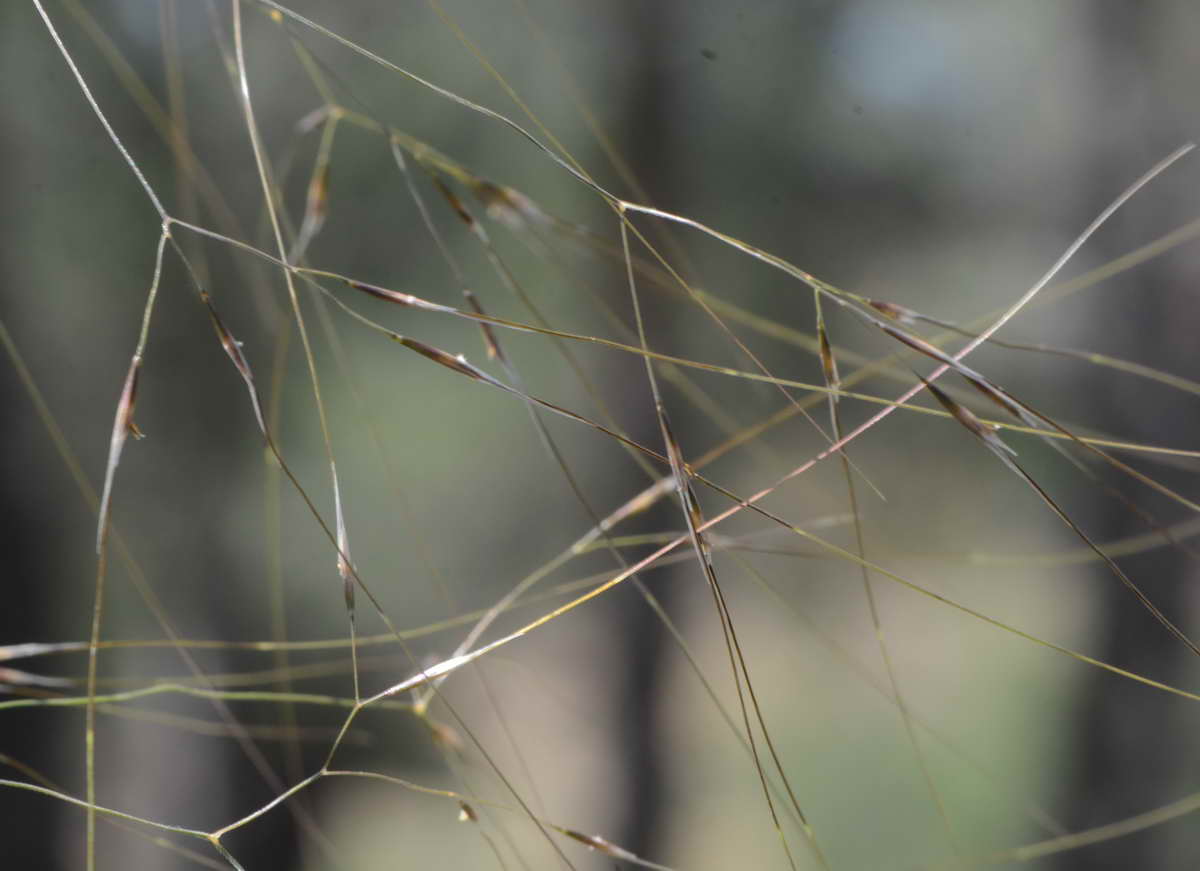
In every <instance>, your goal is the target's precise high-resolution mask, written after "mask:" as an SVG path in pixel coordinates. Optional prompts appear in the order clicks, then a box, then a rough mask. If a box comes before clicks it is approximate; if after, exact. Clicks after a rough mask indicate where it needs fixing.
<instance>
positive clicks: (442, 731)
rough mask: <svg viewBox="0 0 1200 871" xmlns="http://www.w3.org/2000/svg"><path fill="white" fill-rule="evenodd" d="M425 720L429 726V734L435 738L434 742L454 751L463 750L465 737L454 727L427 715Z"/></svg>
mask: <svg viewBox="0 0 1200 871" xmlns="http://www.w3.org/2000/svg"><path fill="white" fill-rule="evenodd" d="M423 722H424V723H425V725H427V726H428V727H429V734H430V736H431V737H432V738H433V743H434V744H436V745H437V746H438V747H440V748H441V749H443V750H449V751H450V752H452V753H461V752H462V749H463V739H462V737H461V736H460V735H459V734H458V732H457V731H455V730H454V729H453V728H452V727H450V726H448V725H446V724H445V723H442V722H439V721H437V720H434V719H431V718H429V717H425V718H424V720H423Z"/></svg>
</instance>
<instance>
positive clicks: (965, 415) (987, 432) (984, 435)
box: [917, 375, 1017, 458]
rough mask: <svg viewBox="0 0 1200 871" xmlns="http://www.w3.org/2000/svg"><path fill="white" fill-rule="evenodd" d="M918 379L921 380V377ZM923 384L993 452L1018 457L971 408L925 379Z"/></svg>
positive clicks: (922, 379) (922, 380) (992, 427)
mask: <svg viewBox="0 0 1200 871" xmlns="http://www.w3.org/2000/svg"><path fill="white" fill-rule="evenodd" d="M917 377H918V378H921V376H920V375H918V376H917ZM921 382H922V383H923V384H924V385H925V388H926V389H927V390H928V391H929V392H930V393H932V394H933V397H934V399H936V400H937V401H938V402H939V403H941V406H942V407H943V408H944V409H946V411H948V412H950V414H951V415H952V416H953V417H954V419H955V420H957V421H958V422H959V423H961V424H962V425H963V426H964V427H966V428H967V429H968V430H970V431H971V432H972V433H974V435H975V436H976V437H977V438H979V439H981V440H982V441H983V442H984V444H986V445H987V446H988V447H989V448H991V449H992V450H993V451H995V452H997V453H998V454H1001V457H1002V458H1003V454H1005V453H1007V454H1011V455H1012V456H1014V457H1015V456H1016V455H1017V452H1016V451H1014V450H1013V449H1012V448H1010V447H1009V446H1008V445H1006V444H1005V443H1004V442H1003V440H1001V438H1000V436H998V435H996V428H995V427H994V426H992V425H991V424H988V423H984V422H983V421H982V420H980V419H979V418H978V417H976V416H975V414H974V412H972V411H971V410H970V409H969V408H967V407H966V406H963V405H960V404H959V403H957V402H955V401H954V400H953V399H951V398H950V397H949V396H947V395H946V394H945V393H944V392H942V390H941V389H940V388H938V387H937V385H935V384H930V383H929V382H928V381H926V380H925V379H924V378H921Z"/></svg>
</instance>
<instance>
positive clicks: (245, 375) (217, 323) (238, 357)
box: [200, 291, 267, 438]
mask: <svg viewBox="0 0 1200 871" xmlns="http://www.w3.org/2000/svg"><path fill="white" fill-rule="evenodd" d="M200 298H201V300H202V301H203V302H204V305H205V306H206V307H207V308H208V316H209V319H210V320H211V321H212V325H213V329H214V330H216V333H217V338H219V339H220V340H221V347H222V348H224V349H225V353H226V354H227V355H228V357H229V359H230V360H231V361H233V365H234V368H236V369H237V370H238V374H239V375H241V376H242V381H244V382H245V384H246V389H247V390H248V391H249V392H250V403H251V405H253V407H254V418H255V420H256V421H258V428H259V430H260V431H261V432H262V434H263V438H266V437H267V424H266V419H265V418H264V417H263V412H262V404H261V403H260V402H259V399H258V388H257V387H256V386H255V384H254V373H253V372H251V371H250V364H249V363H248V362H247V360H246V355H245V354H243V353H242V343H241V342H239V341H238V340H237V339H235V338H234V337H233V333H231V332H229V328H228V327H226V326H225V322H224V321H222V320H221V316H220V315H219V314H217V309H216V307H215V306H213V302H212V297H210V296H209V295H208V293H207V292H206V291H201V292H200Z"/></svg>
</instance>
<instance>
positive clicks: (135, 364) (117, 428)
mask: <svg viewBox="0 0 1200 871" xmlns="http://www.w3.org/2000/svg"><path fill="white" fill-rule="evenodd" d="M141 371H142V356H141V354H134V355H133V359H132V360H131V361H130V363H129V372H128V373H127V374H126V375H125V383H124V385H122V387H121V397H120V399H118V400H117V413H116V417H115V419H114V420H113V431H112V438H111V439H110V440H109V443H108V465H107V467H106V468H105V472H104V491H103V495H102V496H101V497H100V512H99V518H98V520H97V525H96V552H97V553H99V552H100V546H101V544H102V543H103V541H104V530H105V528H106V527H107V525H108V510H109V505H110V503H111V501H112V487H113V479H114V478H115V477H116V473H117V464H118V463H119V462H121V452H122V451H123V450H124V449H125V440H126V439H127V438H128V437H129V436H133V437H134V438H138V439H140V438H142V436H143V433H142V431H141V430H139V429H138V428H137V424H135V423H134V422H133V408H134V405H135V404H136V403H137V388H138V379H139V377H140V375H141Z"/></svg>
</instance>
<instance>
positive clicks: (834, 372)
mask: <svg viewBox="0 0 1200 871" xmlns="http://www.w3.org/2000/svg"><path fill="white" fill-rule="evenodd" d="M817 343H818V345H819V346H820V352H821V370H822V371H823V372H824V373H825V383H826V385H828V386H829V387H830V388H831V389H833V390H837V389H838V388H840V387H841V385H842V379H841V377H840V376H839V375H838V368H837V360H836V359H835V358H834V356H833V349H832V348H830V347H829V336H828V335H827V334H826V332H825V321H824V320H819V321H818V322H817ZM839 398H840V397H839V396H838V395H837V394H836V393H834V394H831V395H830V399H831V400H832V401H834V402H837V401H838V399H839Z"/></svg>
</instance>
